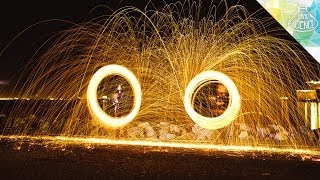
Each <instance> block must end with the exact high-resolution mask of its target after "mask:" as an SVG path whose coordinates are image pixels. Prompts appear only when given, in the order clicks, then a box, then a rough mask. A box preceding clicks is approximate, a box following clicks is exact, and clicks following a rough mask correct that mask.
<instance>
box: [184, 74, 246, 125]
mask: <svg viewBox="0 0 320 180" xmlns="http://www.w3.org/2000/svg"><path fill="white" fill-rule="evenodd" d="M211 80H218V81H219V82H221V83H222V84H223V85H225V86H226V88H227V89H228V92H229V94H230V96H231V97H230V98H231V103H230V104H229V106H228V108H227V109H226V111H225V112H224V113H223V114H222V115H220V116H218V117H213V118H208V117H204V116H202V115H201V114H198V113H197V112H196V111H195V110H194V108H193V105H192V104H193V103H192V101H191V100H192V97H193V96H194V91H195V90H196V89H197V88H198V87H199V86H201V85H202V84H203V83H206V82H208V81H211ZM240 104H241V99H240V95H239V92H238V89H237V86H236V85H235V84H234V82H233V81H232V80H231V79H230V78H229V77H228V76H226V75H224V74H223V73H220V72H216V71H205V72H202V73H200V74H198V75H197V76H196V77H194V78H193V79H192V80H191V81H190V83H189V84H188V86H187V88H186V91H185V96H184V106H185V109H186V111H187V113H188V115H189V116H190V118H191V119H192V120H193V121H194V122H195V123H197V124H198V125H200V126H201V127H203V128H207V129H220V128H223V127H225V126H227V125H228V124H230V123H231V122H232V121H233V120H234V119H236V116H237V115H238V113H239V111H240Z"/></svg>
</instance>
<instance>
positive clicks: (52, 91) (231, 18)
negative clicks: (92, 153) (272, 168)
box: [3, 1, 319, 153]
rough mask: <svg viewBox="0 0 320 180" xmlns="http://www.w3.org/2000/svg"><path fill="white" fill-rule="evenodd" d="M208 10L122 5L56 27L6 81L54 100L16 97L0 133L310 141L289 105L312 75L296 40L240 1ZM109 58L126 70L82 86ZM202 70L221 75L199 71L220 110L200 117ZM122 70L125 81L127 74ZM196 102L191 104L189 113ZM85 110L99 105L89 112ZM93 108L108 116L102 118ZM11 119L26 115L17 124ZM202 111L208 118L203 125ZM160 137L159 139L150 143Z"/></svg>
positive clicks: (236, 142)
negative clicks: (222, 105)
mask: <svg viewBox="0 0 320 180" xmlns="http://www.w3.org/2000/svg"><path fill="white" fill-rule="evenodd" d="M221 6H223V5H221ZM218 8H221V7H220V6H218V7H217V6H212V7H211V10H210V11H209V12H210V13H209V14H208V16H207V17H205V18H200V17H198V16H197V15H195V14H197V12H198V11H199V9H198V8H197V6H194V4H193V5H191V4H190V2H189V1H185V3H176V4H168V5H166V6H165V7H164V8H163V9H158V10H156V11H141V10H139V9H137V8H134V7H124V8H121V9H118V10H117V11H115V12H114V13H113V14H112V15H110V16H108V17H103V18H97V19H95V20H94V21H90V22H85V23H83V24H79V25H77V26H75V27H74V28H72V29H69V30H67V31H65V32H64V33H63V34H61V36H60V38H59V39H57V40H56V42H55V43H54V44H53V45H52V46H51V48H50V49H49V50H48V51H47V52H46V53H45V54H44V55H43V56H42V57H41V58H40V59H39V61H38V63H37V64H33V65H30V66H28V67H26V68H25V69H24V71H23V73H22V75H21V77H24V76H27V75H28V78H27V81H25V82H19V83H18V84H17V86H16V87H19V88H18V89H15V91H19V95H18V97H21V98H31V99H45V98H48V97H52V98H54V99H61V100H60V101H55V100H51V101H49V100H48V101H47V100H44V101H41V102H36V103H28V104H26V103H22V102H19V103H16V104H15V105H14V107H13V110H12V112H11V113H10V116H9V118H8V120H7V121H6V122H5V125H4V128H3V135H18V136H26V135H28V136H32V137H42V136H50V135H59V136H63V138H66V139H68V138H70V139H69V140H70V141H77V139H76V138H74V137H81V138H82V139H81V141H90V142H95V141H101V142H102V143H103V142H104V141H107V143H110V142H112V143H111V144H117V143H120V144H121V143H126V144H130V145H137V144H139V143H141V144H145V143H147V144H149V145H150V144H151V145H152V146H161V145H164V146H178V147H180V146H181V148H182V147H183V148H184V147H192V146H194V147H198V146H199V147H202V146H204V147H205V148H206V147H208V148H210V147H213V146H215V145H218V144H219V145H221V146H219V147H230V148H232V147H235V146H238V148H240V149H241V148H242V147H250V148H252V149H255V148H256V149H259V147H260V146H261V145H263V146H264V147H268V146H274V147H278V148H283V147H285V149H290V148H297V147H310V146H314V145H318V142H316V139H317V137H316V136H315V134H314V133H313V132H312V131H306V130H305V129H302V127H305V122H304V119H303V114H302V113H301V112H300V111H299V108H298V103H296V90H297V89H303V88H304V86H305V84H304V82H306V81H310V80H313V79H317V78H319V77H318V74H316V72H315V71H313V70H312V69H313V64H311V62H310V61H308V60H307V58H306V57H305V56H304V54H303V53H302V52H300V50H299V49H298V47H297V44H294V43H292V42H291V41H288V40H284V39H280V38H277V37H275V36H271V35H270V32H268V31H266V30H265V27H264V25H265V24H268V23H270V22H271V21H270V20H257V19H255V18H253V17H252V16H251V15H249V14H248V12H247V11H246V9H245V8H244V7H243V6H240V5H237V6H232V7H228V9H227V11H226V12H225V14H224V15H223V16H222V17H220V18H217V17H218V16H217V14H215V13H216V12H218V11H217V9H218ZM133 14H135V15H133ZM136 14H140V15H139V16H137V15H136ZM275 31H276V30H275ZM110 65H119V66H117V67H125V68H126V69H125V70H124V69H122V70H121V69H118V71H117V72H114V73H111V74H109V76H108V77H106V76H100V79H99V81H98V82H95V84H94V85H92V86H93V87H94V88H93V91H94V92H93V94H92V93H89V92H90V91H91V90H90V89H88V87H90V83H92V78H93V77H95V76H96V73H97V72H98V70H99V69H100V68H102V67H110ZM30 69H31V70H32V73H30ZM112 70H115V69H114V67H113V69H112ZM126 70H128V71H126ZM99 71H100V70H99ZM108 72H110V71H108ZM124 72H128V73H127V75H124V74H122V73H124ZM206 72H214V73H216V72H219V73H221V74H223V75H221V76H220V75H219V76H218V75H217V76H214V78H211V79H208V80H207V79H204V83H208V82H210V83H211V84H214V83H216V84H217V83H222V84H223V85H225V86H226V89H227V91H228V94H229V95H230V99H231V100H230V101H229V103H228V108H227V109H226V112H228V109H229V111H230V112H228V113H230V114H231V115H230V116H228V117H224V116H223V115H225V113H223V114H222V115H221V116H210V113H209V115H206V116H209V117H206V118H207V119H206V118H203V117H204V115H203V114H201V113H203V111H207V110H208V111H210V110H209V109H210V107H211V106H210V103H211V102H210V98H209V97H208V96H205V95H204V96H201V95H199V96H198V98H196V97H195V96H196V95H194V94H197V93H194V91H196V89H197V88H199V87H201V86H202V85H203V84H201V83H200V84H197V83H195V87H193V88H191V89H190V88H188V87H189V86H190V82H192V81H193V80H194V78H195V77H198V75H199V74H201V73H206ZM24 74H26V75H24ZM128 74H130V75H128ZM132 75H133V76H134V80H133V81H132V80H131V79H132V78H128V77H132ZM222 76H223V78H220V77H222ZM225 77H226V78H225ZM135 78H136V79H135ZM225 79H227V80H225ZM211 81H212V82H211ZM216 81H219V82H216ZM210 83H209V84H210ZM119 84H121V85H123V86H124V92H125V93H126V94H127V99H126V106H122V107H120V110H121V109H126V112H125V113H123V112H122V114H124V115H121V116H120V117H117V116H119V115H116V113H114V114H113V107H112V105H111V104H112V103H111V100H110V97H112V94H114V93H115V90H116V87H117V86H118V85H119ZM230 84H231V86H232V87H233V88H230V86H229V85H230ZM203 87H204V86H203ZM235 89H236V90H235ZM186 92H188V93H187V95H186ZM198 92H205V91H200V90H198ZM95 93H96V94H95ZM193 93H194V94H193ZM102 97H106V98H102ZM108 97H109V99H108ZM186 97H187V98H186ZM188 98H190V99H188ZM192 99H193V100H192ZM63 100H66V101H63ZM91 100H92V101H94V103H96V104H95V105H94V106H95V107H96V108H93V106H92V104H91V105H90V101H91ZM62 101H63V103H62ZM104 103H106V106H105V107H103V106H104V105H105V104H104ZM197 103H198V104H197ZM186 106H187V107H188V108H187V107H186ZM137 107H138V108H137ZM196 107H198V108H199V109H200V110H198V111H193V112H192V113H190V109H192V110H193V109H194V108H196ZM230 108H231V110H230ZM95 109H98V111H99V112H98V113H94V111H95ZM128 109H129V110H130V111H128ZM186 110H187V111H186ZM102 111H103V112H102ZM127 111H128V112H127ZM92 112H93V113H92ZM105 112H106V113H105ZM99 113H100V114H107V115H108V116H106V118H105V119H106V121H103V122H104V123H101V119H104V117H101V116H100V115H97V114H99ZM192 114H193V115H192ZM194 116H196V117H194ZM21 117H28V118H26V119H25V120H24V122H23V123H21V122H19V121H18V120H19V119H20V120H21ZM127 117H129V118H127ZM219 117H224V118H222V119H221V118H220V120H219ZM111 118H112V119H115V120H112V121H111V120H110V119H111ZM121 118H122V119H121ZM212 119H213V121H214V123H209V122H210V121H211V120H212ZM225 119H227V120H228V121H227V122H225V121H224V120H225ZM207 120H208V123H207ZM110 122H111V123H110ZM112 122H117V123H118V124H116V125H114V124H113V123H112ZM19 123H21V124H23V125H19ZM196 123H199V126H198V125H196ZM208 124H209V125H208ZM207 125H208V126H207ZM109 126H111V127H109ZM271 128H272V129H273V131H275V132H274V133H273V132H270V131H272V130H271ZM248 132H249V134H250V133H251V134H250V135H248ZM278 132H282V136H285V137H282V139H283V141H280V140H279V139H281V138H278V139H277V138H274V139H276V140H272V137H275V136H277V133H278ZM246 133H247V134H246ZM270 134H273V135H272V136H271V135H270ZM239 137H243V138H239ZM86 138H87V139H86ZM93 138H95V139H93ZM103 139H105V140H103ZM282 139H281V140H282ZM60 140H61V139H60ZM144 140H147V141H144ZM163 140H164V141H168V142H159V141H163ZM173 142H174V143H173ZM179 143H181V145H178V144H179ZM226 150H228V148H226ZM248 150H249V149H248ZM270 150H274V151H281V150H276V149H273V148H271V149H270ZM284 151H286V152H287V151H289V150H284ZM297 152H301V153H302V151H301V150H297ZM312 153H314V152H312Z"/></svg>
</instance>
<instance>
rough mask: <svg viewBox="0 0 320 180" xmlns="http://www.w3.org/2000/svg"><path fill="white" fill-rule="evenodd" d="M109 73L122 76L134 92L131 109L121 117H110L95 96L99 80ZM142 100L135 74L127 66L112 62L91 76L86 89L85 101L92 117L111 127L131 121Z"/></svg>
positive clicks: (109, 74)
mask: <svg viewBox="0 0 320 180" xmlns="http://www.w3.org/2000/svg"><path fill="white" fill-rule="evenodd" d="M111 75H119V76H122V77H124V78H125V79H126V80H127V81H128V82H129V84H130V85H131V87H132V90H133V93H134V103H133V108H132V111H131V112H130V113H129V114H128V115H127V116H123V117H116V118H115V117H112V116H109V115H108V114H107V113H106V112H105V111H104V110H103V109H102V108H101V107H100V105H99V103H98V98H97V90H98V86H99V84H100V82H101V81H102V80H103V79H104V78H105V77H107V76H111ZM141 101H142V92H141V86H140V83H139V81H138V79H137V78H136V76H135V75H134V74H133V73H132V72H131V71H130V70H128V69H127V68H125V67H123V66H120V65H116V64H112V65H107V66H104V67H102V68H100V69H99V70H98V71H97V72H96V73H94V75H93V76H92V78H91V80H90V82H89V85H88V89H87V102H88V106H89V110H90V112H91V114H92V115H93V117H94V118H96V119H97V120H99V121H100V122H101V123H102V124H104V125H106V126H108V127H112V128H118V127H121V126H124V125H126V124H128V123H129V122H131V121H132V120H133V119H134V118H135V117H136V115H137V114H138V112H139V109H140V105H141Z"/></svg>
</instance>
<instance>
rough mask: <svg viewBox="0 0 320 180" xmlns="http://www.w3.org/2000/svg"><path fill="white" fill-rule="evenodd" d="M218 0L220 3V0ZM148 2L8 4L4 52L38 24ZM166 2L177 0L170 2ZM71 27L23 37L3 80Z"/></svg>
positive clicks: (6, 61) (1, 9)
mask: <svg viewBox="0 0 320 180" xmlns="http://www.w3.org/2000/svg"><path fill="white" fill-rule="evenodd" d="M203 1H204V2H203V7H204V9H206V8H207V7H208V6H209V4H210V3H211V0H203ZM214 1H215V2H219V1H220V0H214ZM147 2H149V0H122V1H119V0H55V1H36V0H30V1H19V2H17V1H6V3H5V5H3V4H2V5H0V22H1V28H0V51H2V50H3V49H4V48H5V46H6V45H7V44H8V43H9V42H10V41H11V40H13V38H14V37H16V36H17V35H18V34H19V33H20V32H21V31H23V30H24V29H26V28H27V27H29V26H31V25H33V24H35V23H37V22H40V21H43V20H50V19H61V20H67V21H71V22H75V23H80V22H83V21H84V20H85V18H86V17H87V16H88V14H89V12H90V10H92V9H93V8H94V7H97V6H98V5H107V6H109V7H111V8H112V9H117V7H121V6H124V5H132V6H136V7H138V8H140V9H143V8H144V6H145V5H146V4H147ZM153 2H154V3H155V6H157V7H162V6H163V4H164V3H163V1H161V0H154V1H153ZM166 2H174V1H173V0H170V1H169V0H167V1H166ZM228 3H229V4H234V3H235V1H234V0H230V1H228ZM239 4H242V5H244V6H245V7H246V8H247V9H248V10H249V11H251V12H255V11H256V10H258V9H261V6H260V5H259V4H258V3H257V2H255V1H253V0H240V1H239ZM110 13H111V12H110V11H108V10H107V9H106V8H99V9H97V10H96V11H94V12H93V13H92V14H91V15H90V16H89V19H90V17H91V18H92V17H96V16H99V15H103V14H110ZM261 16H262V17H264V16H269V14H268V13H267V12H265V13H263V14H261ZM276 24H277V23H276ZM278 26H279V25H278ZM70 27H71V24H68V23H66V22H62V21H60V22H59V21H50V22H48V23H42V24H40V25H38V26H35V27H33V28H31V29H29V30H28V31H26V32H25V33H23V34H22V35H21V36H19V37H18V38H17V40H15V41H14V42H13V43H12V44H11V45H10V46H9V48H8V49H7V50H6V51H4V53H3V54H2V55H1V56H0V80H6V79H10V77H12V75H14V74H15V73H16V72H17V70H18V69H20V68H22V67H23V66H24V64H25V62H27V60H28V58H30V57H31V55H33V54H34V53H35V51H36V50H37V49H38V48H39V46H40V45H41V44H42V43H43V42H44V40H45V39H47V38H48V37H50V36H52V33H54V32H56V31H61V30H66V29H68V28H70Z"/></svg>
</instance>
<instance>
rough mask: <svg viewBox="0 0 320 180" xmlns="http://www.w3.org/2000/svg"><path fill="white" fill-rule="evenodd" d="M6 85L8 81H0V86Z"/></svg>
mask: <svg viewBox="0 0 320 180" xmlns="http://www.w3.org/2000/svg"><path fill="white" fill-rule="evenodd" d="M6 84H8V81H5V80H0V85H6Z"/></svg>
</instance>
